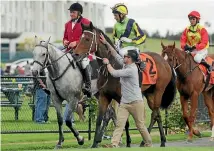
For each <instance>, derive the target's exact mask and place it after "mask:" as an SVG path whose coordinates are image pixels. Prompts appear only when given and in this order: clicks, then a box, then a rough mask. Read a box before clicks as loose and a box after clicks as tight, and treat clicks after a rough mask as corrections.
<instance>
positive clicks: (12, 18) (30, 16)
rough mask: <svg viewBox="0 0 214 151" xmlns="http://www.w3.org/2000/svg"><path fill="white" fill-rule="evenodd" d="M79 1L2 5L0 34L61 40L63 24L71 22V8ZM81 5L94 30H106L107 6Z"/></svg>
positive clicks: (9, 3)
mask: <svg viewBox="0 0 214 151" xmlns="http://www.w3.org/2000/svg"><path fill="white" fill-rule="evenodd" d="M74 2H77V1H73V0H71V1H2V2H1V21H2V23H1V32H8V33H10V32H15V33H22V35H21V37H22V36H23V35H26V36H28V35H31V33H36V34H45V35H48V36H52V38H53V39H54V40H60V39H62V36H63V31H64V24H65V23H66V22H67V21H68V20H69V19H70V16H69V10H68V8H69V7H70V5H71V4H72V3H74ZM78 2H79V3H81V4H82V6H83V8H84V11H83V16H85V17H86V18H88V19H90V20H91V21H92V22H93V24H94V25H95V26H97V27H98V28H100V29H102V30H104V11H103V10H104V7H105V5H103V4H99V3H92V2H84V1H78Z"/></svg>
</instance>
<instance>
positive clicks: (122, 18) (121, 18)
mask: <svg viewBox="0 0 214 151" xmlns="http://www.w3.org/2000/svg"><path fill="white" fill-rule="evenodd" d="M121 15H123V14H119V18H120V23H122V22H123V21H124V18H125V15H123V16H121Z"/></svg>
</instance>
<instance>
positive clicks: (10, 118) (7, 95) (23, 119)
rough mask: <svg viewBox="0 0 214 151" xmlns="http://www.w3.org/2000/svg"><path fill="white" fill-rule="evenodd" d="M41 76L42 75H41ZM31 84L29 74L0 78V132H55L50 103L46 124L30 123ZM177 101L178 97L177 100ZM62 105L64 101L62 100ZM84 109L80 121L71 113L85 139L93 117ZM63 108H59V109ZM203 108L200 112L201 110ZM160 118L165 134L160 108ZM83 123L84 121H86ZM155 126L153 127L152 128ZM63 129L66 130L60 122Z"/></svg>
mask: <svg viewBox="0 0 214 151" xmlns="http://www.w3.org/2000/svg"><path fill="white" fill-rule="evenodd" d="M41 78H45V77H41ZM32 85H34V81H33V77H12V76H2V77H1V119H2V120H1V133H2V134H8V133H57V132H58V124H57V116H56V112H55V108H54V107H53V105H51V106H50V108H49V112H48V115H49V120H48V121H49V122H48V123H46V124H37V123H35V122H34V108H33V107H32V104H35V99H36V98H35V93H32V92H29V87H31V86H32ZM177 101H178V100H177ZM201 101H202V102H203V98H200V99H199V103H200V102H201ZM63 103H64V104H65V103H66V102H63ZM87 106H88V107H87V108H86V112H85V116H86V118H85V121H84V122H83V121H80V120H79V119H78V115H77V114H76V113H75V114H74V119H75V123H74V124H75V127H76V128H77V129H78V130H79V131H80V132H81V133H88V137H89V139H91V133H92V132H94V131H95V123H96V122H95V118H93V115H94V114H95V113H94V112H93V108H92V106H91V104H90V103H88V105H87ZM64 110H65V107H63V112H64ZM202 111H203V112H202ZM146 112H147V120H146V125H148V124H149V122H150V113H151V111H150V109H149V108H147V111H146ZM199 113H200V115H199V116H198V118H197V119H198V120H197V121H198V122H200V121H209V118H208V114H207V110H206V109H205V106H203V104H202V105H199ZM161 114H162V120H163V121H164V123H165V125H164V128H165V133H166V134H167V127H168V126H167V123H168V121H167V116H168V113H167V111H162V112H161ZM129 119H130V130H136V127H135V124H134V120H133V119H132V118H129ZM86 123H87V124H86ZM156 128H157V127H156ZM63 129H64V131H65V132H70V130H69V129H68V128H67V127H66V126H65V124H64V125H63ZM113 129H114V126H113V124H111V123H110V125H109V126H108V128H107V130H113Z"/></svg>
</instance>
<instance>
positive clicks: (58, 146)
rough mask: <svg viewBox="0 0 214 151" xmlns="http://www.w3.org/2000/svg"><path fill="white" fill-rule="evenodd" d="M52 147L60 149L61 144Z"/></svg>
mask: <svg viewBox="0 0 214 151" xmlns="http://www.w3.org/2000/svg"><path fill="white" fill-rule="evenodd" d="M54 149H62V145H58V144H57V145H56V146H55V148H54Z"/></svg>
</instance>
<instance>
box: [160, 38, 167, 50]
mask: <svg viewBox="0 0 214 151" xmlns="http://www.w3.org/2000/svg"><path fill="white" fill-rule="evenodd" d="M161 46H162V48H163V50H164V49H166V46H164V44H163V41H162V40H161Z"/></svg>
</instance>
